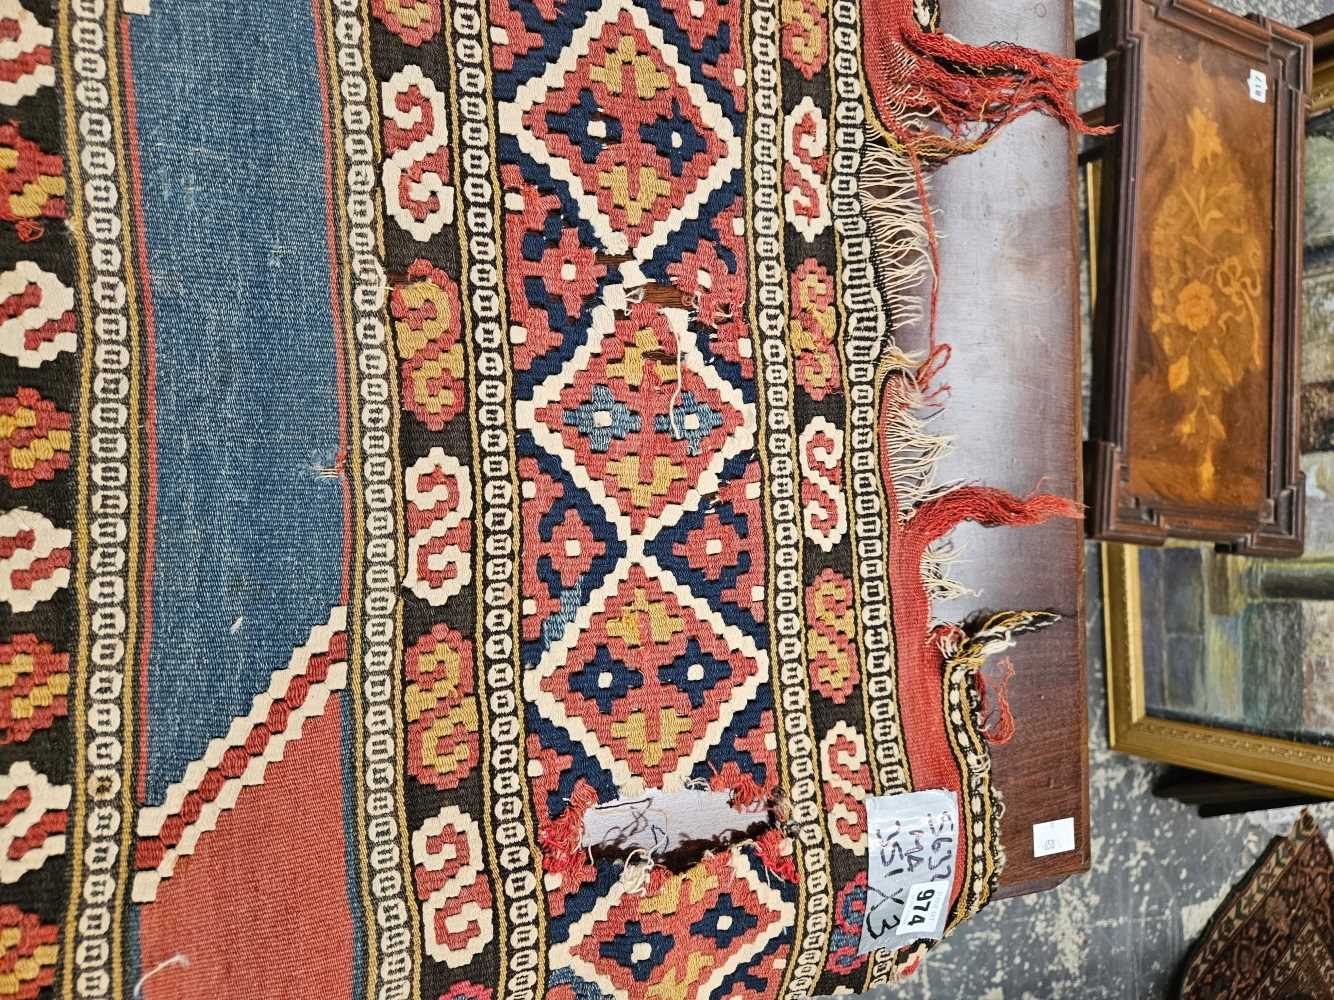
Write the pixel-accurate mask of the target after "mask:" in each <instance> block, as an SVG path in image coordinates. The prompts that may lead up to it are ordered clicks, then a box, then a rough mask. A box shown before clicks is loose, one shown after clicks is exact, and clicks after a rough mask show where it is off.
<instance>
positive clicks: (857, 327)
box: [830, 0, 910, 795]
mask: <svg viewBox="0 0 1334 1000" xmlns="http://www.w3.org/2000/svg"><path fill="white" fill-rule="evenodd" d="M860 13H861V12H860V6H859V5H858V4H857V3H856V2H855V0H835V3H834V5H833V15H834V27H833V32H834V47H833V48H834V56H833V69H834V80H835V85H834V89H835V94H834V97H835V104H834V160H833V172H832V176H831V178H830V201H831V205H832V208H833V216H834V225H835V229H836V231H837V233H838V235H839V238H840V239H839V263H840V267H841V272H840V274H841V278H842V286H843V305H844V308H845V309H846V315H847V327H846V329H845V330H844V334H843V337H842V341H843V345H844V352H845V359H846V364H847V373H848V396H849V406H848V425H849V427H850V429H851V430H850V433H849V441H850V446H849V448H848V452H849V455H848V463H849V467H850V469H851V473H852V474H851V483H852V490H851V492H852V496H851V498H850V507H851V508H852V511H853V533H854V535H855V537H856V544H855V547H854V572H855V574H856V576H857V590H858V604H859V608H858V612H859V616H860V621H861V626H862V642H863V649H862V658H863V659H862V662H863V664H864V665H865V667H864V669H865V673H866V684H865V697H866V698H867V701H868V705H869V706H870V707H869V715H870V736H871V759H872V761H873V762H874V768H875V776H876V786H877V788H878V794H881V795H893V794H896V793H899V792H906V791H908V790H909V788H910V785H909V778H908V769H907V753H906V748H905V746H904V742H903V731H902V729H901V728H900V725H899V719H898V712H897V709H896V707H895V706H896V704H897V701H898V699H897V698H896V697H895V694H894V693H895V688H896V685H897V682H898V679H897V671H896V670H895V658H894V633H893V629H892V628H891V621H890V608H891V600H890V593H889V568H888V557H889V553H888V552H887V551H886V547H885V539H886V537H887V536H886V529H887V525H886V522H885V507H886V499H885V493H884V486H883V484H882V483H881V481H880V459H879V455H880V446H881V442H880V441H879V440H878V436H879V433H880V428H879V420H878V407H877V400H876V392H875V375H876V368H877V365H878V363H879V361H880V358H881V356H882V354H883V353H884V350H885V348H886V347H887V346H888V344H889V343H890V338H889V335H888V332H887V323H886V317H885V304H884V301H883V300H882V298H881V296H880V291H879V289H878V288H877V287H876V283H875V269H874V264H873V262H872V256H871V254H872V246H871V235H870V228H869V227H868V225H867V222H866V215H865V212H864V210H863V208H862V202H861V192H860V178H859V175H860V171H861V161H862V147H863V146H864V144H865V142H866V105H865V95H864V93H863V91H862V84H861V72H860V66H861V51H860V50H861V23H860Z"/></svg>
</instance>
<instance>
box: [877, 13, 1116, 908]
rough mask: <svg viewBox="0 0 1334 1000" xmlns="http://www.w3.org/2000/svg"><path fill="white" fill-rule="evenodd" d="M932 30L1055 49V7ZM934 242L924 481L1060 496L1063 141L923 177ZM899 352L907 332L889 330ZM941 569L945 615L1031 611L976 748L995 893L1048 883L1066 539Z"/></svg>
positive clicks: (998, 152)
mask: <svg viewBox="0 0 1334 1000" xmlns="http://www.w3.org/2000/svg"><path fill="white" fill-rule="evenodd" d="M942 8H943V17H944V24H943V27H944V30H946V31H948V32H950V33H951V34H953V35H956V36H958V37H960V38H962V39H963V40H964V41H967V42H972V43H986V42H990V41H995V40H1008V41H1014V42H1019V43H1022V44H1025V45H1031V46H1035V47H1037V48H1042V49H1046V50H1049V51H1054V52H1060V53H1066V54H1069V53H1071V52H1073V49H1074V27H1073V15H1072V12H1071V8H1070V5H1069V4H1065V3H1059V2H1056V0H1039V2H1034V0H1027V2H1023V0H977V2H973V3H954V4H948V5H942ZM932 194H933V205H934V208H935V211H936V221H937V226H938V227H939V229H940V232H941V299H940V316H939V323H938V327H937V330H938V336H939V338H940V339H941V340H943V341H946V342H948V343H950V344H951V345H952V346H953V351H954V353H953V358H952V360H951V362H950V366H949V368H948V369H947V373H946V378H945V381H946V382H948V383H949V384H950V385H951V386H952V387H953V390H952V394H951V397H950V399H949V401H948V403H947V404H946V406H945V408H944V410H943V411H942V412H941V413H940V415H939V416H938V417H937V418H935V420H934V421H933V430H937V431H942V432H946V433H951V434H954V435H956V443H955V449H954V452H953V453H952V454H951V455H950V456H948V457H947V458H946V459H945V460H944V462H943V463H942V468H941V470H940V475H941V478H942V479H952V478H960V479H967V480H972V481H976V482H981V483H986V484H990V485H994V486H999V487H1003V488H1005V489H1008V490H1011V491H1014V492H1016V493H1028V492H1030V491H1032V490H1034V489H1035V488H1041V489H1043V490H1045V491H1048V492H1052V493H1059V494H1061V495H1064V496H1078V495H1079V490H1080V483H1081V480H1082V476H1081V474H1080V467H1079V455H1080V438H1081V430H1080V411H1081V408H1080V395H1079V393H1080V389H1079V385H1080V382H1079V364H1080V350H1079V332H1078V331H1079V327H1078V322H1077V312H1078V307H1079V300H1078V294H1079V289H1078V274H1079V269H1078V262H1077V261H1078V258H1077V254H1078V252H1079V251H1078V241H1077V237H1076V228H1075V226H1076V212H1077V206H1076V187H1075V139H1074V137H1073V136H1071V135H1068V134H1067V133H1066V132H1065V130H1064V129H1063V128H1062V127H1061V126H1060V125H1059V124H1058V123H1056V122H1054V121H1051V120H1049V119H1046V118H1040V117H1038V116H1036V115H1032V116H1029V117H1028V118H1025V119H1022V120H1020V121H1019V122H1016V123H1014V124H1012V125H1010V126H1009V127H1007V128H1006V129H1005V130H1003V131H1002V132H1001V133H1000V134H999V135H998V136H997V137H996V138H995V139H994V140H993V141H992V142H991V143H990V145H988V146H987V147H985V148H984V149H982V150H981V151H979V152H977V153H973V154H971V155H969V156H966V157H962V158H961V159H959V160H956V161H954V162H953V163H950V164H948V165H947V166H945V167H943V168H942V169H941V170H940V171H939V172H937V173H936V175H935V176H934V178H933V181H932ZM900 339H901V340H902V341H903V342H904V345H905V346H909V347H911V346H914V345H913V344H912V337H911V336H909V335H901V337H900ZM955 540H956V543H957V545H958V547H959V548H960V550H961V555H962V561H961V562H960V563H959V564H957V565H956V566H955V569H954V572H953V574H952V575H953V576H954V577H955V578H956V579H958V580H959V581H961V582H962V583H964V584H965V585H967V586H968V587H970V588H972V589H974V590H977V591H980V593H979V594H978V595H977V596H972V597H968V598H963V599H959V600H954V601H949V602H944V603H942V604H940V605H938V606H937V613H938V614H939V615H940V616H941V617H942V618H945V619H949V620H959V619H960V618H963V617H966V616H967V615H968V614H970V613H971V612H973V611H975V610H978V609H1001V608H1045V609H1050V610H1053V611H1056V612H1059V613H1060V614H1061V615H1062V620H1061V621H1060V622H1059V623H1058V624H1057V625H1055V626H1054V627H1052V628H1050V629H1047V630H1046V631H1045V632H1042V633H1039V634H1037V635H1029V636H1024V637H1023V638H1022V639H1021V640H1020V642H1019V644H1018V645H1017V646H1016V648H1015V649H1014V650H1012V651H1011V654H1010V656H1011V659H1012V661H1013V663H1014V666H1015V668H1016V674H1015V677H1014V678H1013V680H1012V681H1011V682H1010V688H1009V691H1010V704H1011V707H1012V708H1013V710H1014V716H1015V726H1016V731H1015V736H1014V738H1013V740H1011V742H1010V743H1008V744H1006V745H1004V746H1000V747H997V748H995V749H994V750H993V760H994V768H995V781H996V785H997V787H999V788H1000V790H1001V794H1002V795H1003V796H1004V799H1005V816H1004V819H1003V821H1002V841H1003V843H1004V847H1005V854H1006V865H1005V869H1004V871H1003V873H1002V875H1001V889H1000V894H1001V895H1015V894H1019V893H1023V892H1033V891H1037V890H1039V889H1045V888H1051V887H1052V886H1053V885H1055V884H1058V883H1059V882H1060V881H1061V880H1063V879H1064V878H1065V877H1066V876H1068V875H1070V874H1072V873H1075V872H1082V871H1086V870H1087V869H1088V867H1089V832H1088V738H1087V735H1088V734H1087V716H1086V703H1085V699H1086V688H1085V675H1084V670H1085V665H1084V629H1083V570H1084V567H1083V529H1082V525H1080V524H1078V523H1076V522H1074V521H1062V522H1056V523H1049V524H1046V525H1042V526H1039V527H1034V528H1012V529H992V530H984V529H980V528H977V527H975V526H974V525H971V524H968V525H964V526H963V527H962V528H960V529H959V530H958V531H957V532H955ZM1067 816H1069V817H1073V818H1074V821H1075V850H1074V851H1073V852H1069V853H1065V854H1058V855H1052V856H1048V857H1045V858H1037V859H1035V858H1034V857H1033V825H1034V824H1035V823H1042V822H1046V821H1048V820H1056V819H1061V818H1064V817H1067Z"/></svg>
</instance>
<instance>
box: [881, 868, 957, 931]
mask: <svg viewBox="0 0 1334 1000" xmlns="http://www.w3.org/2000/svg"><path fill="white" fill-rule="evenodd" d="M953 888H954V883H953V881H952V880H951V881H949V882H943V881H937V882H918V883H917V884H916V885H915V886H913V887H912V888H911V889H909V890H908V896H907V898H906V899H905V900H904V901H903V915H902V916H901V917H899V926H898V928H897V929H896V930H895V931H894V933H895V934H896V935H897V936H898V937H907V936H908V935H912V936H913V937H929V936H931V935H933V934H935V933H936V927H937V925H938V924H939V923H940V911H941V910H943V909H944V908H945V900H947V899H949V898H950V890H951V889H953Z"/></svg>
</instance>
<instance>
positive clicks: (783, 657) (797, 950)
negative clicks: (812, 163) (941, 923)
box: [747, 0, 834, 997]
mask: <svg viewBox="0 0 1334 1000" xmlns="http://www.w3.org/2000/svg"><path fill="white" fill-rule="evenodd" d="M778 35H779V17H778V10H777V5H776V4H775V3H773V2H772V0H758V2H755V3H753V4H751V5H750V32H749V34H748V35H747V37H748V38H749V39H750V40H751V50H750V72H749V73H748V74H747V78H748V79H749V81H750V83H751V92H750V96H751V104H750V107H751V117H750V122H749V124H750V129H749V134H748V138H749V140H750V142H751V148H750V152H751V155H752V157H753V160H752V164H751V166H752V170H751V184H750V196H751V226H750V232H751V234H752V236H751V239H752V253H751V260H752V262H753V267H754V274H755V286H754V293H753V296H754V297H753V302H752V308H753V318H754V328H755V329H756V330H757V331H758V334H759V341H760V350H759V352H758V354H759V358H758V363H757V365H756V375H757V381H759V382H760V383H761V387H760V388H759V393H758V395H759V396H760V398H761V399H762V400H763V406H764V416H763V417H762V418H761V425H762V426H763V427H764V428H765V432H766V433H765V435H764V437H763V460H764V462H765V466H766V474H765V489H766V490H767V492H768V497H767V504H766V507H767V508H768V511H769V514H768V520H769V534H770V539H771V542H770V549H771V554H770V565H769V579H770V594H769V600H770V604H771V618H770V620H771V621H772V622H773V626H772V631H771V636H772V643H773V655H772V657H771V662H772V663H773V664H774V668H775V671H776V674H777V683H776V684H775V690H776V691H778V692H781V695H780V697H779V698H778V699H777V700H778V717H779V720H780V723H779V725H780V729H781V734H780V743H781V744H782V746H783V749H784V756H785V761H784V779H785V782H786V787H785V791H786V794H787V798H788V802H789V803H790V805H791V809H792V813H791V815H792V820H793V823H794V824H795V830H794V833H795V839H796V841H797V844H798V845H799V846H798V848H797V856H798V864H799V867H800V872H801V877H800V881H799V883H798V890H799V895H798V907H797V909H798V914H799V916H798V919H797V926H798V927H801V928H802V929H803V931H804V935H803V937H802V939H801V940H800V941H794V942H793V953H794V959H793V961H791V962H790V963H789V964H788V966H787V968H786V969H785V972H784V975H785V976H786V979H787V982H786V983H785V984H784V987H783V993H784V995H785V996H788V997H805V996H809V995H810V994H811V992H812V990H813V989H814V986H815V982H816V980H817V979H818V978H819V975H820V972H821V969H822V966H823V963H824V955H825V952H826V950H827V949H828V945H829V930H830V925H831V917H832V913H833V904H834V896H833V882H832V879H831V878H830V874H829V842H828V834H827V831H826V829H825V825H824V821H823V816H822V815H821V804H820V783H819V781H818V779H817V776H818V775H819V773H820V766H819V759H818V754H819V748H818V746H817V740H816V738H815V733H814V729H813V725H812V722H811V717H810V688H809V675H808V672H807V664H806V655H805V652H806V644H805V634H806V632H805V621H804V620H803V619H804V616H803V611H804V604H803V601H802V594H803V587H802V568H801V567H802V558H801V544H802V542H801V539H802V530H801V523H800V511H799V507H798V503H797V492H796V491H797V468H796V462H795V456H796V450H797V433H796V425H795V421H794V419H793V411H792V407H793V388H792V366H791V364H790V358H789V355H788V350H787V343H786V335H787V316H786V305H787V269H786V266H785V263H784V247H783V225H784V223H783V213H782V204H783V203H782V188H781V155H782V150H781V148H780V142H781V137H782V134H783V100H782V92H781V90H782V70H781V66H780V62H779V60H780V55H781V50H780V47H779V41H778Z"/></svg>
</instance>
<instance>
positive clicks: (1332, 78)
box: [1302, 15, 1334, 115]
mask: <svg viewBox="0 0 1334 1000" xmlns="http://www.w3.org/2000/svg"><path fill="white" fill-rule="evenodd" d="M1302 30H1303V31H1306V32H1308V33H1309V34H1310V35H1311V37H1312V38H1314V39H1315V68H1314V71H1313V73H1312V74H1311V114H1312V115H1318V114H1320V113H1321V112H1323V111H1328V110H1329V109H1330V108H1334V15H1330V16H1328V17H1325V18H1322V19H1321V20H1319V21H1317V22H1315V23H1314V24H1308V25H1306V27H1305V28H1303V29H1302Z"/></svg>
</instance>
